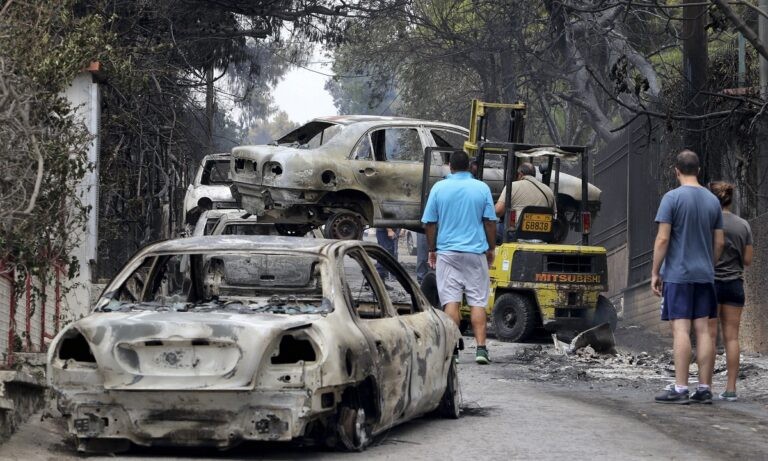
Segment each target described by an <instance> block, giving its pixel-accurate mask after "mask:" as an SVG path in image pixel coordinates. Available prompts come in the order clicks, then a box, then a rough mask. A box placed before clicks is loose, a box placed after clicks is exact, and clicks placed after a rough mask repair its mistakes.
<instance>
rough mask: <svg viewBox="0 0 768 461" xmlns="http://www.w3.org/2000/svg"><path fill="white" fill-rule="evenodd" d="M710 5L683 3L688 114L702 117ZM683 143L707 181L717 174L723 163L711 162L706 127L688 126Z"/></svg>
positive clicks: (688, 123) (686, 0)
mask: <svg viewBox="0 0 768 461" xmlns="http://www.w3.org/2000/svg"><path fill="white" fill-rule="evenodd" d="M706 21H707V5H706V4H705V3H703V2H701V1H700V0H683V34H682V37H683V79H684V81H685V112H686V113H687V114H688V115H692V116H695V115H702V114H704V113H705V111H706V103H707V98H706V96H705V95H704V94H702V91H704V90H705V89H706V85H707V61H708V57H707V33H706V30H705V26H706ZM683 126H684V128H685V132H684V134H683V143H684V145H685V147H686V148H688V149H691V150H693V151H694V152H696V153H697V154H699V158H700V159H701V160H702V167H703V168H702V177H701V179H702V180H703V181H707V180H708V179H709V177H710V176H711V174H712V173H715V172H716V171H717V170H718V168H717V166H718V165H719V162H716V161H715V160H719V158H718V159H713V158H710V156H709V155H708V152H707V148H706V142H705V139H704V133H703V131H702V129H703V127H704V123H703V122H702V121H701V120H687V121H686V122H685V123H684V125H683Z"/></svg>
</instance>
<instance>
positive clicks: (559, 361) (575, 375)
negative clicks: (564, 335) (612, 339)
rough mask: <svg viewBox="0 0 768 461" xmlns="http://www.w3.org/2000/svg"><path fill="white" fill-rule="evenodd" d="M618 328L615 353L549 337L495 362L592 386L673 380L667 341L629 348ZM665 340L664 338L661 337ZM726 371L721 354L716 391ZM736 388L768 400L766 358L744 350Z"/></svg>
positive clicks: (523, 374) (511, 373)
mask: <svg viewBox="0 0 768 461" xmlns="http://www.w3.org/2000/svg"><path fill="white" fill-rule="evenodd" d="M620 330H622V329H619V330H617V337H616V346H615V353H604V352H600V351H599V350H597V349H596V348H595V347H594V346H592V345H589V344H587V345H586V346H583V347H578V348H575V349H572V344H569V343H566V342H563V341H560V340H559V339H557V337H556V336H555V335H552V343H551V344H527V345H524V346H523V347H522V348H520V349H518V350H516V351H515V352H514V353H512V354H509V355H499V356H496V357H495V358H494V362H496V363H501V364H502V366H504V367H506V369H507V370H508V372H507V375H508V377H509V379H515V380H532V381H536V382H552V383H559V384H566V385H567V384H568V383H575V382H582V383H583V382H589V383H590V386H596V387H605V388H611V387H613V388H617V387H634V388H647V389H659V388H661V387H663V386H665V385H666V384H668V383H670V382H671V381H672V380H673V379H674V373H675V366H674V360H673V356H672V350H671V347H669V345H668V344H666V345H665V346H664V348H662V347H658V345H657V344H656V343H654V342H653V341H650V343H649V344H643V343H640V344H637V343H636V342H633V341H629V342H630V343H632V344H630V345H629V346H628V345H627V342H625V341H623V339H624V336H625V332H624V331H620ZM631 333H632V332H631ZM645 334H646V335H647V334H648V333H645ZM663 340H664V338H663V337H662V338H660V339H659V341H663ZM662 344H663V343H662ZM638 345H640V346H647V347H648V350H638V348H637V346H638ZM689 373H690V376H691V378H690V382H691V383H692V384H695V383H696V376H697V373H698V367H697V366H696V364H695V363H692V364H691V367H690V370H689ZM726 374H727V373H726V366H725V354H720V355H718V356H717V357H716V362H715V370H714V380H715V383H714V387H715V389H724V387H725V381H726ZM737 390H738V392H739V399H742V398H743V397H746V398H748V399H754V400H759V401H766V402H768V357H764V356H762V355H760V354H742V358H741V367H740V370H739V380H738V383H737ZM649 392H650V391H649Z"/></svg>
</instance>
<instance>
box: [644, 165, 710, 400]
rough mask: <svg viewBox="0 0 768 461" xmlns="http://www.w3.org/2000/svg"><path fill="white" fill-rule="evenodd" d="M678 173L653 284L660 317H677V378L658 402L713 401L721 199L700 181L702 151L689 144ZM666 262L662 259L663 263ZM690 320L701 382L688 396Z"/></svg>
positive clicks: (660, 215)
mask: <svg viewBox="0 0 768 461" xmlns="http://www.w3.org/2000/svg"><path fill="white" fill-rule="evenodd" d="M675 174H676V175H677V180H678V182H679V183H680V187H678V188H677V189H673V190H671V191H669V192H667V193H666V194H664V197H663V198H662V199H661V204H659V211H658V212H657V213H656V222H657V223H659V231H658V234H657V235H656V242H655V244H654V247H653V269H652V272H651V289H652V290H653V293H654V294H655V295H656V296H661V297H662V298H661V320H665V321H666V320H669V321H671V322H672V337H673V341H674V343H673V349H674V360H675V384H674V385H672V384H671V385H669V386H668V387H667V388H666V389H665V390H664V392H662V393H661V394H659V395H657V396H656V401H657V402H659V403H679V404H687V403H689V402H694V403H712V390H711V389H710V386H709V385H708V384H704V383H711V382H712V368H711V365H710V366H708V365H707V364H709V363H710V361H711V360H712V357H713V354H714V353H715V351H714V347H713V344H712V341H711V339H710V336H709V319H710V318H717V298H716V296H715V285H714V282H715V263H716V262H717V261H718V260H719V259H720V254H721V253H722V251H723V245H724V237H723V215H722V211H721V210H720V202H719V201H718V200H717V198H716V197H715V196H714V195H713V194H712V193H711V192H710V191H709V190H708V189H706V188H704V187H703V186H701V185H700V184H699V180H698V179H697V175H698V174H699V157H698V156H697V155H696V154H695V153H694V152H692V151H690V150H684V151H682V152H680V153H679V154H677V159H676V161H675ZM662 263H663V265H662ZM691 325H693V329H694V331H695V332H696V360H697V362H698V365H699V385H698V387H697V389H696V392H694V393H693V395H691V396H690V398H689V397H688V367H689V365H690V361H691V338H690V333H691Z"/></svg>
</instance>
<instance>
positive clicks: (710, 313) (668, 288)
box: [661, 282, 717, 320]
mask: <svg viewBox="0 0 768 461" xmlns="http://www.w3.org/2000/svg"><path fill="white" fill-rule="evenodd" d="M661 296H662V298H661V320H677V319H689V320H693V319H699V318H702V317H709V318H711V319H716V318H717V297H716V295H715V285H714V284H713V283H668V282H664V286H663V288H662V290H661Z"/></svg>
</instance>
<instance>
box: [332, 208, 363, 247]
mask: <svg viewBox="0 0 768 461" xmlns="http://www.w3.org/2000/svg"><path fill="white" fill-rule="evenodd" d="M364 228H365V226H364V225H363V220H362V219H361V218H360V216H359V215H358V214H356V213H351V212H341V213H336V214H334V215H332V216H331V217H330V218H328V220H327V221H326V222H325V229H324V230H323V234H324V235H325V238H329V239H336V240H360V239H362V238H363V230H364Z"/></svg>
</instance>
